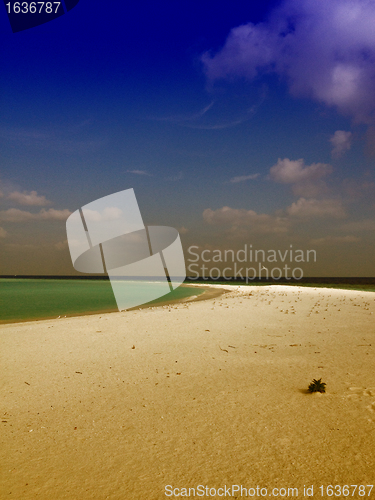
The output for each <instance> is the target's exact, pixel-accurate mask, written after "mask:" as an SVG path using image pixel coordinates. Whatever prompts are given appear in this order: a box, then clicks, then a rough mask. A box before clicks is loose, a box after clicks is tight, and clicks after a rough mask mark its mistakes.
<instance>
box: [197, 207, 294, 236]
mask: <svg viewBox="0 0 375 500" xmlns="http://www.w3.org/2000/svg"><path fill="white" fill-rule="evenodd" d="M203 219H204V221H205V222H207V223H208V224H219V225H227V226H230V228H231V230H232V231H235V230H236V229H237V228H240V227H241V228H243V227H246V228H247V229H249V231H251V232H254V233H285V232H287V231H288V228H289V223H288V220H287V219H286V218H284V217H279V216H275V215H268V214H257V213H256V212H255V211H254V210H245V209H236V208H230V207H223V208H219V209H218V210H211V209H210V208H207V209H206V210H204V212H203Z"/></svg>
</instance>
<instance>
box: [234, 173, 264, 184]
mask: <svg viewBox="0 0 375 500" xmlns="http://www.w3.org/2000/svg"><path fill="white" fill-rule="evenodd" d="M259 175H260V174H251V175H239V176H237V177H232V178H231V179H230V181H229V182H232V183H233V184H236V183H237V182H245V181H250V180H253V179H257V178H258V177H259Z"/></svg>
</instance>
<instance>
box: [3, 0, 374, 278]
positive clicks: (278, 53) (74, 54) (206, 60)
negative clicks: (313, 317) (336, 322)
mask: <svg viewBox="0 0 375 500" xmlns="http://www.w3.org/2000/svg"><path fill="white" fill-rule="evenodd" d="M350 5H352V6H354V7H355V8H356V9H357V10H356V14H353V12H354V11H353V10H351V9H352V8H351V7H350ZM301 6H302V7H301ZM319 9H320V10H319ZM325 9H328V10H327V11H325ZM371 19H375V13H374V8H373V7H372V6H369V5H368V3H366V2H364V1H362V0H356V1H354V2H353V1H352V2H346V1H344V0H333V1H332V3H331V6H330V7H329V8H328V7H326V6H325V4H324V3H322V2H319V1H318V2H315V3H314V2H311V1H310V0H302V1H301V2H299V4H298V2H296V1H295V0H288V1H287V2H280V1H278V2H263V1H262V2H260V1H257V2H252V1H248V2H228V3H227V4H226V6H225V5H224V7H223V6H222V4H221V5H220V6H219V5H218V4H217V2H207V1H203V2H202V1H200V2H197V1H196V2H195V1H189V2H135V3H134V4H133V5H130V4H129V3H124V2H121V1H114V2H110V5H108V3H106V2H98V1H90V2H88V1H87V0H80V2H79V4H78V5H77V7H75V8H74V9H72V10H71V11H70V12H69V13H67V14H65V15H64V16H62V17H60V18H58V19H56V20H54V21H51V22H49V23H47V24H44V25H41V26H38V27H35V28H32V29H29V30H25V31H22V32H19V33H15V34H13V33H12V31H11V28H10V25H9V21H8V18H7V15H6V11H5V8H4V9H3V11H2V12H1V10H0V46H1V47H2V49H1V53H0V68H1V70H0V153H1V163H0V183H1V184H0V191H1V192H2V197H0V203H1V207H0V227H1V228H2V231H1V233H0V234H1V235H2V237H1V238H0V240H1V249H0V251H1V252H2V259H1V263H0V273H1V274H29V273H30V274H33V273H38V274H44V273H45V274H58V273H60V272H61V273H68V274H71V271H72V267H71V263H70V258H69V253H68V249H67V246H66V243H64V242H65V240H66V235H65V229H64V228H65V220H66V217H67V214H68V213H69V212H68V211H74V210H76V209H77V208H78V207H80V206H82V205H84V204H85V203H88V202H90V201H93V200H94V199H96V198H100V197H102V196H105V195H108V194H111V193H113V192H116V191H119V190H122V189H127V188H131V187H132V188H134V189H135V193H136V196H137V199H138V202H139V205H140V207H141V211H142V214H143V218H144V221H145V222H146V223H148V224H165V225H171V226H174V227H177V228H178V229H181V233H182V234H181V238H182V241H183V244H184V249H185V250H186V248H187V247H188V246H189V245H199V246H201V247H207V248H216V247H220V248H232V247H233V248H240V247H241V246H243V244H245V243H248V244H249V243H253V244H254V245H256V246H257V247H258V248H265V249H267V248H274V249H278V248H280V249H283V248H288V247H289V245H290V244H293V245H294V246H295V247H300V248H316V249H317V252H318V261H317V263H316V264H315V265H314V266H310V267H309V266H307V267H306V272H307V274H310V275H338V276H340V275H341V276H346V275H352V276H355V275H358V276H359V275H362V276H373V275H374V272H375V265H374V262H373V258H372V255H373V244H374V232H375V231H374V230H375V220H374V209H375V206H374V192H375V190H374V169H373V166H374V151H375V132H374V130H375V129H374V109H375V105H374V97H373V96H375V84H374V83H375V79H374V75H375V69H374V64H375V37H374V36H372V35H371V31H370V29H369V30H368V33H367V31H366V23H364V20H369V22H370V21H371ZM249 23H251V24H249ZM238 26H245V28H240V29H239V30H236V28H237V27H238ZM327 33H330V34H329V35H328V34H327ZM363 54H365V56H364V55H363ZM335 134H336V135H335ZM335 145H336V150H334V148H335ZM333 150H334V151H333ZM278 159H280V162H279V164H278ZM300 159H301V162H300V163H297V160H300ZM272 167H274V169H273V170H271V168H272ZM31 192H36V193H35V194H34V195H32V194H30V193H31ZM43 196H44V197H45V198H44V199H43V198H42V197H43ZM43 200H47V201H49V203H47V201H43ZM223 207H229V209H226V211H223ZM51 209H53V210H55V211H54V212H53V213H52V212H48V213H47V215H46V214H45V212H44V215H43V216H41V215H40V214H41V211H43V210H44V211H50V210H51ZM56 211H57V212H56ZM224 212H225V213H224Z"/></svg>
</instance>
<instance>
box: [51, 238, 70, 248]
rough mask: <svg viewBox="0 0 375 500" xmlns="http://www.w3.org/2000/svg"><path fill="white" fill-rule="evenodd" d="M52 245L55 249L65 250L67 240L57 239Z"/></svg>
mask: <svg viewBox="0 0 375 500" xmlns="http://www.w3.org/2000/svg"><path fill="white" fill-rule="evenodd" d="M54 247H55V248H56V249H57V250H65V249H66V248H68V240H64V241H58V242H57V243H55V244H54Z"/></svg>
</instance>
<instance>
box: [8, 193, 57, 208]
mask: <svg viewBox="0 0 375 500" xmlns="http://www.w3.org/2000/svg"><path fill="white" fill-rule="evenodd" d="M7 198H8V200H13V201H15V202H17V203H19V204H20V205H32V206H44V205H49V204H50V203H51V202H50V201H48V200H47V199H46V197H45V196H40V195H38V194H37V192H36V191H30V192H27V191H24V192H23V193H20V192H19V191H13V193H10V194H9V195H8V196H7Z"/></svg>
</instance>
